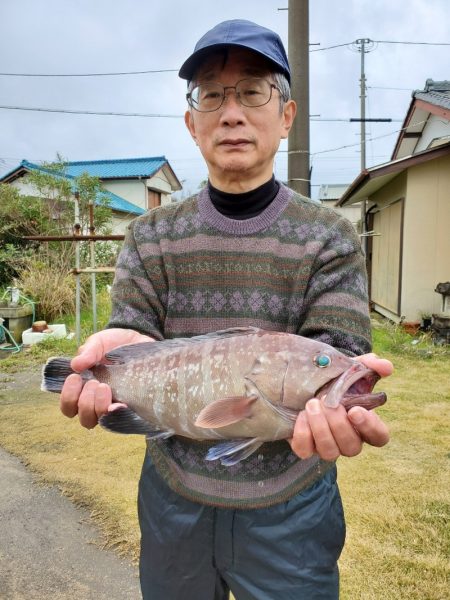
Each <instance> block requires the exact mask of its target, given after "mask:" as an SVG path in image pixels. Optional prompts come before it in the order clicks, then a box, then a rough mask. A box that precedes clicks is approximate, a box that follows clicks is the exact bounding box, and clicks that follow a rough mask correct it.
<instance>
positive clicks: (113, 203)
mask: <svg viewBox="0 0 450 600" xmlns="http://www.w3.org/2000/svg"><path fill="white" fill-rule="evenodd" d="M20 168H24V169H27V170H32V171H44V172H46V173H50V174H52V175H53V176H54V177H65V178H66V179H69V180H72V179H74V177H75V176H76V175H73V174H70V173H67V172H66V175H65V176H63V175H59V174H57V173H54V172H53V171H52V170H50V169H46V168H45V167H42V166H41V165H36V164H34V163H31V162H29V161H28V160H23V161H22V162H21V163H20V165H19V166H18V167H16V168H15V169H13V170H12V171H10V172H9V173H6V175H3V177H2V178H1V179H0V181H1V180H3V179H6V178H7V177H8V176H9V175H11V174H12V173H14V172H15V171H18V170H19V169H20ZM83 172H85V171H80V173H79V174H80V175H81V173H83ZM72 189H73V191H76V186H75V185H73V186H72ZM100 196H106V197H107V198H108V200H109V206H110V208H112V210H116V211H119V212H124V213H129V214H133V215H143V214H144V213H145V210H144V209H142V208H140V207H139V206H136V205H135V204H132V203H131V202H128V200H125V198H122V197H121V196H118V195H117V194H113V192H110V191H108V190H102V191H101V192H99V194H98V196H97V203H100Z"/></svg>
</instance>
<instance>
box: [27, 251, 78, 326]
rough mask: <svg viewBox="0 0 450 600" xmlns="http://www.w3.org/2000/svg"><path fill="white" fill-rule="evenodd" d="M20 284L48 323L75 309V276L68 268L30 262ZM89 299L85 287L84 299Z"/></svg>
mask: <svg viewBox="0 0 450 600" xmlns="http://www.w3.org/2000/svg"><path fill="white" fill-rule="evenodd" d="M53 262H54V261H53ZM16 284H17V286H18V287H19V288H20V289H21V290H22V292H23V294H24V295H25V296H27V297H28V298H30V299H32V300H34V301H35V302H36V303H37V315H39V318H40V319H45V320H46V321H47V322H48V323H51V322H52V321H54V320H55V319H57V318H59V317H62V316H63V315H64V314H67V313H73V312H74V311H75V277H74V276H73V275H72V274H71V273H70V272H68V271H67V269H64V268H61V267H60V268H57V267H56V266H55V265H54V264H52V265H49V264H47V263H44V262H40V261H37V260H35V261H30V262H29V263H28V264H27V266H26V267H24V268H23V269H21V270H20V273H19V276H18V278H17V281H16ZM85 300H86V292H85V290H84V289H83V286H82V287H81V301H82V302H85ZM37 315H36V316H37Z"/></svg>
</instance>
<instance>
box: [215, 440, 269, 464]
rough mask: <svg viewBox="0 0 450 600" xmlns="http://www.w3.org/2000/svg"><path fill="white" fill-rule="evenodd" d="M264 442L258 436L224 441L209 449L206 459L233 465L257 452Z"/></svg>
mask: <svg viewBox="0 0 450 600" xmlns="http://www.w3.org/2000/svg"><path fill="white" fill-rule="evenodd" d="M262 443H263V442H262V440H260V439H258V438H246V439H243V440H232V441H230V442H223V443H222V444H217V446H213V447H212V448H210V449H209V450H208V453H207V454H206V460H211V461H212V460H220V464H222V465H223V466H225V467H232V466H233V465H237V464H238V463H239V462H241V460H244V459H245V458H248V457H249V456H250V455H251V454H253V452H256V450H258V448H259V447H260V446H261V444H262Z"/></svg>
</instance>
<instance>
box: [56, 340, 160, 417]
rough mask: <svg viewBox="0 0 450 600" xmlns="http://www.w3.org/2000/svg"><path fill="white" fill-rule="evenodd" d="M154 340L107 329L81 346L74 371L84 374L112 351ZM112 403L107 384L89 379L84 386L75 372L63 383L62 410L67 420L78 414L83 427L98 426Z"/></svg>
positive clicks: (73, 361)
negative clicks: (85, 370)
mask: <svg viewBox="0 0 450 600" xmlns="http://www.w3.org/2000/svg"><path fill="white" fill-rule="evenodd" d="M153 341H155V340H154V338H151V337H150V336H148V335H143V334H141V333H138V332H137V331H133V330H132V329H105V330H104V331H99V332H98V333H94V335H91V336H90V337H89V338H88V339H87V340H86V342H85V343H84V344H83V345H82V346H80V348H79V349H78V354H77V356H75V358H73V359H72V362H71V366H72V369H73V370H74V371H77V373H81V371H84V369H89V368H91V367H93V366H94V365H96V364H97V363H99V362H102V361H103V360H104V356H105V354H106V353H107V352H109V351H110V350H112V349H113V348H117V347H118V346H125V345H126V344H140V343H143V342H153ZM111 402H112V394H111V388H110V387H109V386H108V385H107V384H106V383H99V382H98V381H95V380H90V381H88V382H87V383H86V384H85V385H83V381H82V379H81V377H80V376H79V375H77V374H75V373H74V374H73V375H69V377H68V378H67V379H66V381H65V382H64V386H63V389H62V391H61V397H60V408H61V412H62V413H63V414H64V415H65V416H66V417H70V418H72V417H74V416H75V415H78V417H79V419H80V423H81V425H83V427H87V428H88V429H92V428H93V427H95V426H96V425H97V423H98V420H99V418H100V417H101V416H102V415H104V414H105V413H107V412H108V407H109V405H110V404H111Z"/></svg>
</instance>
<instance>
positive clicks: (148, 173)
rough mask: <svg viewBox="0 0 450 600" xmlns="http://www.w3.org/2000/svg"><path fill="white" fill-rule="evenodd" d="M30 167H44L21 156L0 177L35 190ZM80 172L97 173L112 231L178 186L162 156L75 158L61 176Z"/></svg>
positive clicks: (167, 197)
mask: <svg viewBox="0 0 450 600" xmlns="http://www.w3.org/2000/svg"><path fill="white" fill-rule="evenodd" d="M32 170H44V171H45V168H44V167H43V166H42V165H38V164H34V163H31V162H29V161H27V160H23V161H22V162H21V163H20V165H18V166H17V167H15V168H14V169H13V170H12V171H10V172H9V173H7V174H6V175H4V176H3V177H1V178H0V183H9V184H10V185H13V186H14V187H17V188H18V189H19V190H20V192H21V193H23V194H28V195H33V193H34V194H35V193H36V191H35V190H33V188H32V187H31V186H30V185H29V184H28V183H27V180H26V175H27V173H29V172H30V171H32ZM83 173H87V174H88V175H90V176H92V177H98V178H99V179H100V181H101V182H102V186H103V188H104V190H105V195H106V197H107V198H108V200H109V203H110V207H111V209H112V214H113V232H114V233H123V232H124V231H125V229H126V226H127V225H128V223H129V222H130V220H131V219H133V218H134V217H136V216H138V215H141V214H143V213H144V212H145V211H146V210H149V209H150V208H155V207H157V206H160V205H163V204H167V203H169V202H171V194H172V192H174V191H178V190H181V183H180V182H179V180H178V178H177V176H176V175H175V173H174V172H173V170H172V168H171V166H170V165H169V162H168V161H167V159H166V158H165V157H164V156H156V157H144V158H122V159H110V160H92V161H76V162H66V163H65V176H66V177H67V178H70V179H73V178H75V177H77V176H79V175H81V174H83Z"/></svg>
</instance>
